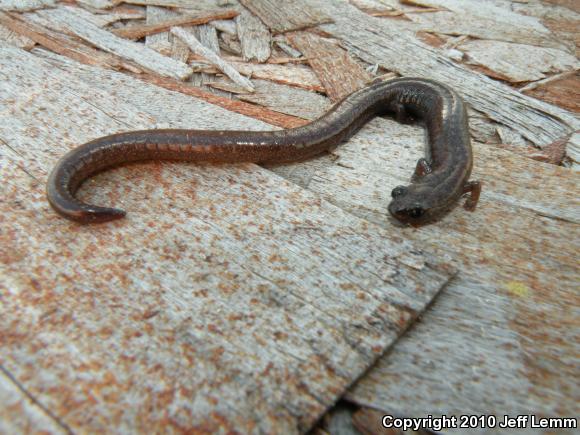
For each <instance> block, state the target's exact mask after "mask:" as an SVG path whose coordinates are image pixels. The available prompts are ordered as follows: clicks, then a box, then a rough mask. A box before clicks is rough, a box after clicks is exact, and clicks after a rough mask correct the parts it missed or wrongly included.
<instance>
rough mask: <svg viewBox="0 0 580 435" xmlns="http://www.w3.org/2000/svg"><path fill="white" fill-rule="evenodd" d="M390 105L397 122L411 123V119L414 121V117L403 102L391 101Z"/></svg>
mask: <svg viewBox="0 0 580 435" xmlns="http://www.w3.org/2000/svg"><path fill="white" fill-rule="evenodd" d="M391 107H392V110H393V113H394V116H395V120H396V121H397V122H400V123H401V124H412V123H413V121H415V118H414V117H413V115H411V114H410V113H409V111H408V110H407V109H406V108H405V105H404V104H402V103H393V104H392V105H391Z"/></svg>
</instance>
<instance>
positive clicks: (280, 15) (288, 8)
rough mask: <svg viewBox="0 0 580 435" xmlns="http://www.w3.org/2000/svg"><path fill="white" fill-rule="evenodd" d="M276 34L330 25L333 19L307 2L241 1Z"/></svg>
mask: <svg viewBox="0 0 580 435" xmlns="http://www.w3.org/2000/svg"><path fill="white" fill-rule="evenodd" d="M240 3H242V4H243V5H244V6H245V7H247V8H248V9H249V10H250V11H252V12H253V13H254V14H255V15H257V16H258V17H259V18H260V19H261V20H262V21H263V22H264V24H266V26H268V27H269V28H270V30H272V32H275V33H284V32H288V31H290V30H300V29H305V28H307V27H312V26H316V25H317V24H321V23H328V22H331V21H332V18H331V17H330V16H329V15H327V14H325V13H324V12H322V10H321V9H318V8H316V7H313V6H312V3H311V2H308V1H306V0H293V1H291V2H289V1H285V0H240Z"/></svg>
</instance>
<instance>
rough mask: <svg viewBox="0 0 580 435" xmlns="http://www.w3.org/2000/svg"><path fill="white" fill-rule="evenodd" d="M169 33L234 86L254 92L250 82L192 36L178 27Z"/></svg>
mask: <svg viewBox="0 0 580 435" xmlns="http://www.w3.org/2000/svg"><path fill="white" fill-rule="evenodd" d="M214 31H215V29H214ZM171 33H172V34H173V35H174V36H177V37H178V38H179V39H181V40H182V41H183V42H185V43H186V44H187V46H188V47H189V48H190V50H191V51H192V52H193V53H195V54H197V55H199V56H201V57H203V58H204V59H206V60H207V61H209V62H210V63H211V64H212V65H214V66H215V67H217V68H218V69H219V70H220V71H222V72H223V73H224V74H225V75H227V76H228V77H229V78H230V79H232V81H234V82H235V83H236V84H238V85H239V86H242V87H243V88H244V89H246V90H247V91H248V92H254V85H253V84H252V82H251V81H250V80H248V79H247V78H246V77H244V76H242V75H241V74H240V73H239V72H238V71H236V69H235V68H234V67H233V66H232V65H230V64H229V63H228V62H226V61H225V60H223V59H222V58H221V57H220V56H219V55H217V54H216V53H215V52H214V51H212V50H211V49H209V48H207V47H205V46H204V45H203V44H202V43H201V42H199V41H198V39H197V38H196V37H195V36H194V35H193V34H191V33H189V32H186V31H185V29H182V28H180V27H172V28H171Z"/></svg>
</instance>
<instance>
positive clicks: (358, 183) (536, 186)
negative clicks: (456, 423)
mask: <svg viewBox="0 0 580 435" xmlns="http://www.w3.org/2000/svg"><path fill="white" fill-rule="evenodd" d="M385 137H388V140H385ZM423 143H424V132H423V131H422V129H421V128H418V127H415V126H405V125H401V124H398V123H396V122H394V121H392V120H383V119H376V120H373V121H371V123H369V124H368V125H367V126H366V127H365V128H363V130H362V131H361V132H360V133H359V134H358V135H357V136H355V137H354V138H353V139H352V140H351V141H349V143H347V144H345V145H344V146H341V147H339V148H337V149H336V150H335V151H334V152H333V156H332V158H328V159H318V160H312V161H309V162H306V163H305V164H303V165H301V168H300V170H296V168H294V167H293V166H287V167H279V168H277V169H276V168H274V170H275V171H276V172H278V173H280V174H281V175H284V176H286V177H288V178H289V179H291V180H293V181H295V182H297V183H300V184H301V185H303V186H305V187H307V188H308V189H309V190H312V191H314V192H317V193H319V194H321V195H322V196H323V197H324V198H326V199H327V200H329V201H330V202H332V203H333V204H335V205H338V206H339V207H341V208H342V209H345V210H349V211H350V212H351V213H353V214H355V215H357V216H359V217H361V218H364V219H366V220H368V221H370V222H374V223H376V224H378V225H381V226H384V227H386V228H388V227H390V225H391V224H390V222H389V220H388V218H387V210H386V206H387V204H388V202H389V193H390V190H391V189H392V188H393V187H395V186H396V185H399V184H405V183H407V182H408V180H409V177H410V174H411V173H412V171H413V168H414V166H415V163H416V160H417V159H418V158H419V157H420V156H421V155H422V154H423V151H422V148H423ZM474 146H475V152H476V154H475V172H474V176H473V179H479V180H481V181H482V182H483V193H482V198H481V200H480V204H479V206H478V209H477V210H476V211H475V212H474V213H469V212H466V211H465V210H464V209H463V208H462V207H457V208H456V209H454V210H453V211H452V213H451V214H450V215H449V216H447V217H446V218H445V219H443V220H442V221H440V222H437V223H436V224H433V225H429V226H426V227H424V228H420V229H411V228H409V229H406V228H405V229H401V231H400V234H401V236H402V237H403V238H405V239H410V240H414V241H416V242H419V243H420V244H421V246H424V247H425V249H431V247H433V246H435V247H437V248H436V249H437V252H438V253H439V255H440V256H441V258H454V259H456V261H457V263H456V264H457V267H458V269H459V270H460V273H459V275H458V276H457V277H456V279H455V280H453V282H452V283H451V284H450V285H449V286H448V287H447V288H446V290H445V291H444V292H443V293H442V294H441V295H440V297H439V298H438V300H437V301H436V302H435V303H434V304H433V306H432V308H431V309H430V310H429V311H428V312H426V313H425V314H424V315H423V316H422V319H421V321H420V322H419V323H418V324H416V325H415V326H414V327H413V328H412V329H411V330H410V331H409V332H408V333H407V334H406V335H405V336H404V337H403V338H402V339H401V340H400V341H399V342H398V343H397V346H396V348H395V351H394V352H392V353H391V354H388V355H385V356H384V357H383V358H382V359H381V360H380V362H379V363H378V365H377V367H376V368H374V369H373V370H371V371H370V372H369V373H368V374H367V375H365V377H363V378H362V379H361V380H360V381H359V383H358V384H357V386H355V388H354V389H353V390H351V392H350V393H349V394H348V395H347V397H348V398H349V400H351V401H353V402H355V403H357V404H361V405H366V406H371V407H373V408H376V409H379V410H381V411H382V412H383V413H385V414H392V415H398V416H408V417H426V416H427V415H428V414H433V415H440V414H446V415H458V414H469V413H475V414H481V413H492V414H495V415H498V416H500V417H501V416H502V415H503V414H513V415H517V414H525V413H534V414H539V415H550V416H571V415H577V414H578V405H577V404H578V403H579V401H578V399H579V397H578V392H579V390H578V389H577V388H575V386H574V381H573V380H574V379H577V378H578V375H580V373H579V367H578V365H577V364H574V363H572V361H573V360H574V355H575V354H577V353H578V351H579V348H578V346H579V345H578V343H580V341H579V340H578V331H580V328H579V326H580V325H579V323H578V319H579V318H580V317H578V307H579V306H580V301H579V300H578V292H577V283H578V278H579V273H578V268H577V261H576V257H577V255H576V254H575V252H577V251H578V249H579V246H578V240H580V237H579V236H580V234H579V233H580V226H579V223H580V215H579V214H578V208H579V205H580V203H579V201H578V195H577V192H578V187H579V185H580V175H579V174H577V173H576V172H574V171H572V170H569V169H564V168H560V167H556V166H553V165H547V164H542V163H538V162H535V161H532V160H530V159H525V158H522V157H520V156H518V155H515V154H513V153H510V152H508V151H505V150H502V149H498V148H495V147H492V146H489V145H483V144H480V143H475V144H474ZM546 316H548V317H551V316H553V317H554V319H555V318H557V319H558V321H555V320H554V321H549V320H546ZM443 380H444V381H443ZM530 433H533V432H530Z"/></svg>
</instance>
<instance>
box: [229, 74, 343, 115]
mask: <svg viewBox="0 0 580 435" xmlns="http://www.w3.org/2000/svg"><path fill="white" fill-rule="evenodd" d="M253 83H254V86H255V88H256V90H255V92H253V93H252V94H242V95H238V98H239V99H240V100H243V101H249V102H251V103H255V104H259V105H260V106H265V107H268V108H269V109H272V110H275V111H276V112H280V113H286V114H287V115H293V116H300V117H301V118H304V119H310V120H313V119H316V118H319V117H320V116H322V115H323V114H324V113H325V112H326V111H327V110H328V109H330V107H331V106H332V103H331V101H330V100H329V99H328V98H326V97H324V96H322V95H320V94H316V93H314V92H309V91H305V90H304V89H297V88H293V87H290V86H285V85H279V84H277V83H272V82H269V81H266V80H254V81H253Z"/></svg>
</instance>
